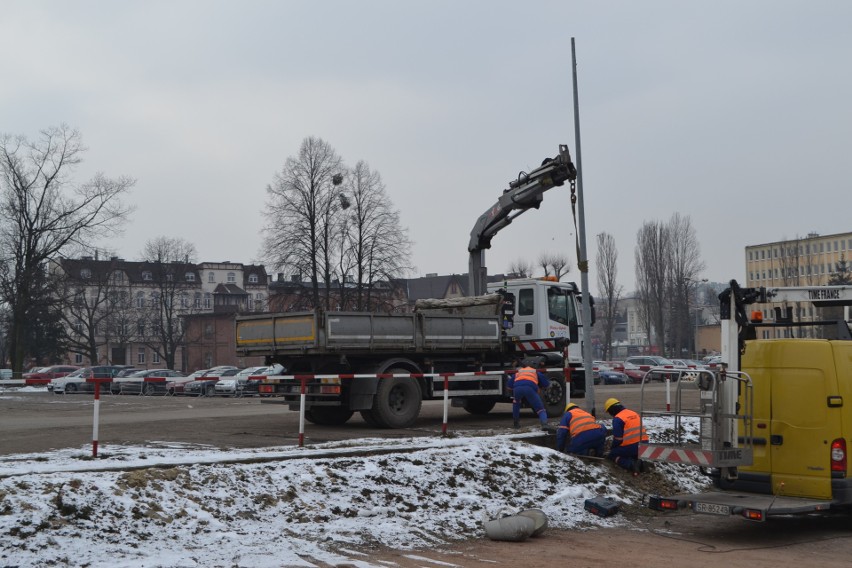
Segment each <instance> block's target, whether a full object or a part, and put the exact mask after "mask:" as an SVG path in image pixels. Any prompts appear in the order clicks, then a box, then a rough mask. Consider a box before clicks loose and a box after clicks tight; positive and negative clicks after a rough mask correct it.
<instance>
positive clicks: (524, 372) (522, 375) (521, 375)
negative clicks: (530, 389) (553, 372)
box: [514, 367, 538, 386]
mask: <svg viewBox="0 0 852 568" xmlns="http://www.w3.org/2000/svg"><path fill="white" fill-rule="evenodd" d="M518 381H530V382H531V383H532V384H534V385H535V386H538V372H537V371H536V370H535V369H533V368H532V367H524V368H523V369H518V372H517V373H515V383H514V384H518Z"/></svg>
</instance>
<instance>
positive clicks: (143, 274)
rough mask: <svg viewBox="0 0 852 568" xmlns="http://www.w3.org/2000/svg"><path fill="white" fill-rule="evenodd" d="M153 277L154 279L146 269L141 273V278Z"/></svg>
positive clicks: (151, 278)
mask: <svg viewBox="0 0 852 568" xmlns="http://www.w3.org/2000/svg"><path fill="white" fill-rule="evenodd" d="M153 279H154V277H153V276H152V275H151V272H149V271H148V270H146V271H145V272H143V273H142V280H153Z"/></svg>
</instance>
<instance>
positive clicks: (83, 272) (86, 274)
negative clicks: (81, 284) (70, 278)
mask: <svg viewBox="0 0 852 568" xmlns="http://www.w3.org/2000/svg"><path fill="white" fill-rule="evenodd" d="M91 277H92V271H91V270H89V269H88V268H84V269H83V270H81V271H80V278H82V279H84V280H88V279H89V278H91Z"/></svg>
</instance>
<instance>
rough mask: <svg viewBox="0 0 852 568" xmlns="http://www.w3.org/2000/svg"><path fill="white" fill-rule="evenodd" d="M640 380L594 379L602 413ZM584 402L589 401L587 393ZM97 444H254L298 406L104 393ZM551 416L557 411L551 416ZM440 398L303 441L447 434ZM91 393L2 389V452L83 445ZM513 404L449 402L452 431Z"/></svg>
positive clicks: (308, 433)
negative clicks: (394, 418) (397, 415)
mask: <svg viewBox="0 0 852 568" xmlns="http://www.w3.org/2000/svg"><path fill="white" fill-rule="evenodd" d="M639 392H640V388H639V386H637V385H616V386H597V387H595V399H596V402H597V405H596V406H597V408H598V416H599V417H602V416H603V410H602V406H603V401H604V400H606V398H608V397H610V396H615V397H618V398H620V399H621V400H622V401H623V402H624V403H625V404H627V405H628V406H631V405H632V406H637V405H638V404H639ZM652 394H653V396H654V397H656V398H657V399H659V400H663V397H664V387H663V385H661V384H652V385H649V386H647V387H646V396H649V395H652ZM577 402H580V404H584V403H583V402H582V401H577ZM99 414H100V420H99V424H100V427H99V436H98V438H99V444H100V447H101V448H102V450H103V451H108V447H109V444H146V443H152V442H158V441H162V442H184V443H191V444H208V445H211V446H213V447H217V448H221V449H227V448H249V447H266V446H277V445H295V444H297V443H298V434H299V413H298V412H293V411H290V410H288V408H287V407H286V406H284V405H281V404H273V403H269V402H268V400H267V399H260V398H257V397H251V398H230V397H181V396H127V395H105V396H102V397H101V401H100V409H99ZM552 418H553V419H555V418H557V417H552ZM442 420H443V403H442V401H425V402H424V403H423V409H422V410H421V413H420V418H419V419H418V420H417V422H416V423H415V425H414V426H413V427H411V428H407V429H400V430H386V429H376V428H373V427H371V426H369V425H368V424H367V423H366V422H364V420H363V419H361V417H360V415H358V414H357V413H356V414H355V416H353V417H352V419H351V420H350V421H349V422H348V423H347V424H345V425H343V426H339V427H331V426H315V425H313V424H310V423H307V424H306V426H305V443H306V444H311V443H321V442H328V441H334V440H344V439H352V438H363V437H378V436H381V437H410V436H435V435H440V434H441V426H442ZM92 421H93V396H92V395H91V394H68V395H54V394H51V393H48V392H46V391H44V392H18V391H15V390H13V389H9V390H6V391H5V392H3V393H0V428H2V430H3V432H4V441H3V444H2V447H0V453H2V454H15V453H22V452H38V451H45V450H49V449H57V448H73V447H80V446H83V445H85V444H87V443H91V441H92ZM511 423H512V416H511V406H510V405H508V404H498V405H497V407H496V408H495V409H494V410H493V411H491V413H489V414H488V415H486V416H474V415H471V414H468V413H467V412H465V411H464V410H463V409H460V408H450V410H449V418H448V431H449V432H453V431H456V432H461V431H470V430H489V429H505V428H509V427H510V425H511ZM537 423H538V420H537V419H536V418H535V417H534V416H533V414H532V412H531V411H530V410H525V411H524V413H523V414H522V425H523V426H529V427H533V426H534V425H535V424H537Z"/></svg>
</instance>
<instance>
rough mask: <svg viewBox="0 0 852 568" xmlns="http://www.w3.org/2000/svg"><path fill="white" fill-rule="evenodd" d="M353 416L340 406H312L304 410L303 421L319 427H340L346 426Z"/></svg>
mask: <svg viewBox="0 0 852 568" xmlns="http://www.w3.org/2000/svg"><path fill="white" fill-rule="evenodd" d="M353 414H355V413H354V412H352V411H351V410H349V409H348V408H343V407H342V406H314V407H311V408H308V409H307V410H305V420H307V421H308V422H311V423H312V424H319V425H320V426H340V425H341V424H346V422H348V421H349V419H350V418H352V415H353Z"/></svg>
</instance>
